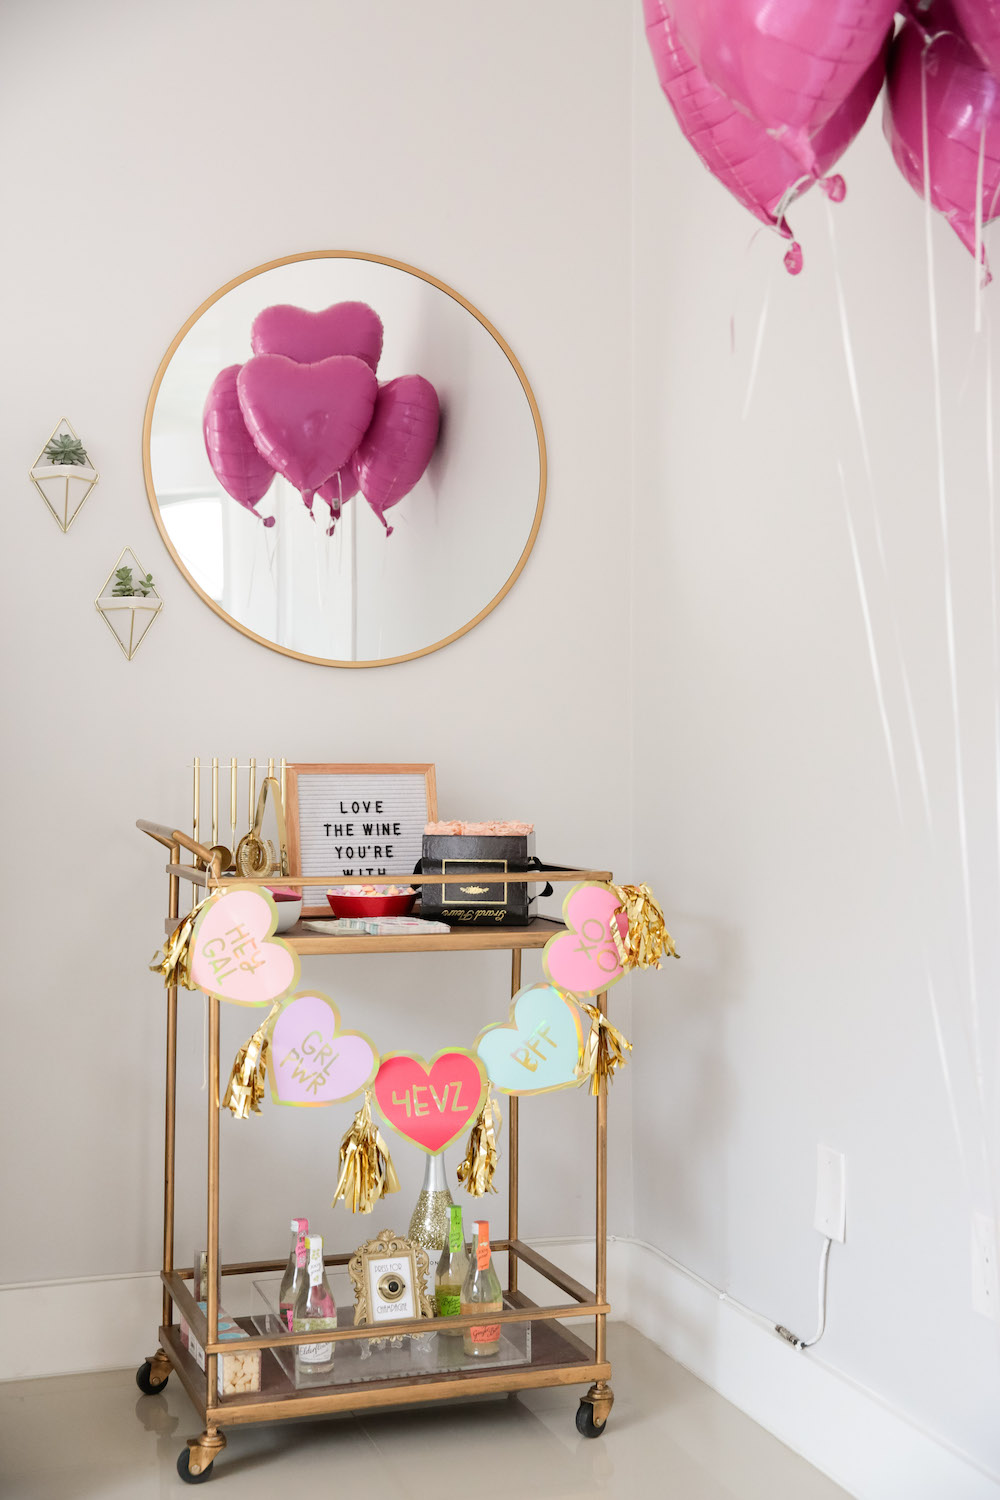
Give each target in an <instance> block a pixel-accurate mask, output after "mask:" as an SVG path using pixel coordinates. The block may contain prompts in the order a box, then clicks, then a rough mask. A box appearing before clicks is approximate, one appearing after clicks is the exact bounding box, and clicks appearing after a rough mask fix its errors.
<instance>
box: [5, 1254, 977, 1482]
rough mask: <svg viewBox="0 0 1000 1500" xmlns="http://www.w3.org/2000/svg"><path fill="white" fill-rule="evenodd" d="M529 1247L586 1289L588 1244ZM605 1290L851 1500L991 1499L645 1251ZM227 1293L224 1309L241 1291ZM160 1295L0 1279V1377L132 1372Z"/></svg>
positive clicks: (945, 1457)
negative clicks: (9, 1283)
mask: <svg viewBox="0 0 1000 1500" xmlns="http://www.w3.org/2000/svg"><path fill="white" fill-rule="evenodd" d="M532 1243H533V1244H534V1245H536V1246H537V1248H539V1249H540V1250H545V1251H548V1252H550V1258H551V1259H553V1260H555V1261H557V1262H558V1263H559V1265H560V1266H562V1267H563V1268H564V1269H565V1270H566V1271H568V1272H569V1273H570V1275H572V1276H575V1277H576V1278H577V1279H578V1280H579V1281H582V1282H583V1283H584V1285H585V1286H593V1284H594V1251H593V1245H592V1243H589V1242H587V1241H585V1240H579V1239H568V1240H556V1239H547V1240H534V1241H532ZM552 1252H555V1253H552ZM520 1281H521V1286H522V1288H523V1290H524V1291H525V1292H527V1294H528V1295H529V1296H535V1295H536V1292H537V1293H542V1289H543V1287H544V1285H545V1284H544V1283H543V1282H542V1281H541V1279H540V1278H536V1277H535V1276H534V1274H533V1273H528V1272H527V1271H526V1270H523V1271H522V1273H521V1278H520ZM536 1281H537V1286H536ZM608 1287H609V1295H610V1301H611V1305H612V1307H613V1308H614V1310H615V1311H614V1314H613V1316H614V1317H616V1318H620V1319H622V1320H624V1321H626V1322H628V1323H631V1324H632V1325H633V1327H635V1328H637V1329H638V1330H639V1331H640V1333H643V1334H645V1335H646V1337H647V1338H650V1339H652V1340H653V1342H654V1343H656V1344H658V1345H659V1347H660V1348H661V1349H663V1350H665V1352H666V1353H667V1354H669V1355H670V1356H671V1357H672V1358H673V1359H675V1360H677V1362H678V1363H679V1364H682V1365H684V1366H685V1368H686V1369H688V1370H690V1371H691V1372H692V1374H694V1375H697V1376H698V1378H699V1379H700V1380H703V1381H704V1382H705V1384H706V1385H709V1386H711V1387H712V1389H713V1390H716V1391H718V1392H719V1394H720V1395H721V1396H724V1397H725V1399H726V1400H727V1401H731V1402H732V1404H733V1405H734V1406H736V1407H738V1408H739V1409H740V1410H741V1411H744V1412H746V1414H747V1415H748V1416H749V1417H751V1418H752V1419H753V1420H754V1421H755V1422H758V1423H759V1424H760V1425H761V1426H762V1427H764V1428H766V1429H767V1431H769V1432H772V1433H774V1435H775V1436H776V1437H777V1438H779V1439H780V1440H781V1442H783V1443H786V1444H787V1445H788V1447H790V1448H792V1449H794V1450H795V1452H796V1453H799V1454H801V1455H802V1457H803V1458H805V1459H806V1460H807V1461H808V1462H809V1463H811V1464H813V1465H814V1466H815V1467H816V1468H817V1469H820V1470H821V1471H822V1472H823V1473H825V1474H828V1475H829V1476H830V1478H831V1479H833V1480H835V1481H836V1483H838V1484H840V1485H841V1486H842V1487H843V1488H844V1489H845V1490H847V1492H848V1493H849V1494H850V1495H853V1496H855V1497H857V1500H900V1497H901V1496H905V1497H906V1500H945V1497H946V1500H1000V1476H997V1475H995V1474H990V1473H988V1472H987V1471H986V1470H984V1469H983V1468H981V1467H979V1466H978V1465H977V1464H976V1463H975V1461H974V1460H973V1459H972V1458H971V1457H969V1456H968V1455H966V1454H963V1453H959V1452H958V1451H956V1450H955V1449H953V1448H950V1447H948V1445H947V1444H946V1443H945V1442H944V1441H942V1440H941V1439H940V1438H938V1437H936V1436H934V1435H933V1434H931V1433H929V1432H927V1431H925V1430H923V1429H922V1428H919V1427H917V1426H916V1425H915V1424H914V1423H913V1422H911V1421H910V1420H909V1419H908V1418H907V1417H906V1415H905V1414H904V1413H903V1412H900V1411H897V1410H895V1409H894V1408H892V1407H890V1406H889V1405H887V1404H886V1403H885V1402H883V1401H882V1400H881V1399H880V1398H879V1397H878V1396H877V1395H876V1394H875V1393H873V1392H871V1391H868V1390H865V1389H864V1388H863V1387H862V1386H860V1385H857V1384H856V1383H854V1382H853V1381H851V1380H850V1379H849V1378H848V1377H845V1376H844V1375H842V1374H840V1373H839V1372H838V1371H836V1370H834V1369H832V1368H831V1367H829V1366H827V1365H824V1364H823V1363H822V1361H821V1360H820V1359H819V1358H818V1356H817V1355H815V1354H813V1353H810V1352H809V1351H800V1350H796V1349H792V1348H791V1347H789V1346H788V1345H787V1344H784V1343H783V1342H782V1341H781V1340H780V1339H778V1338H777V1337H775V1336H774V1335H773V1334H771V1333H769V1332H768V1331H767V1329H766V1328H764V1327H762V1326H761V1325H760V1324H759V1323H756V1322H754V1321H753V1320H751V1319H750V1318H747V1317H746V1316H745V1315H744V1314H743V1313H741V1312H740V1311H739V1310H738V1308H737V1307H736V1306H735V1305H734V1304H733V1303H731V1302H728V1301H726V1300H725V1299H723V1298H720V1297H719V1295H718V1293H717V1292H715V1291H714V1290H713V1289H712V1288H711V1287H709V1286H708V1285H707V1284H706V1283H705V1282H703V1281H701V1280H699V1279H698V1278H697V1277H695V1276H692V1275H691V1274H690V1273H689V1272H686V1271H685V1270H684V1268H683V1267H681V1266H678V1265H677V1264H676V1262H674V1261H672V1260H670V1259H669V1258H668V1257H667V1256H665V1255H663V1254H662V1253H661V1252H660V1251H658V1250H656V1249H655V1248H654V1247H653V1246H651V1245H646V1244H643V1243H642V1242H641V1241H638V1240H628V1239H614V1240H612V1241H611V1242H610V1243H609V1245H608ZM227 1292H228V1293H230V1296H231V1300H232V1299H236V1300H235V1301H233V1305H234V1306H235V1305H236V1301H238V1298H239V1295H240V1294H241V1292H242V1288H240V1289H239V1290H238V1289H237V1288H236V1287H231V1288H230V1287H227ZM160 1295H161V1288H160V1280H159V1277H158V1275H157V1274H156V1273H155V1272H150V1273H145V1274H143V1273H140V1274H136V1275H132V1276H107V1277H95V1278H91V1279H84V1280H76V1281H58V1282H44V1283H35V1284H31V1285H20V1286H8V1287H0V1380H30V1379H34V1378H36V1377H38V1376H43V1375H68V1374H78V1373H80V1372H82V1371H95V1370H116V1369H123V1368H129V1367H138V1365H139V1364H140V1362H141V1361H142V1359H143V1358H144V1357H145V1356H146V1355H147V1354H150V1353H151V1352H152V1350H153V1348H154V1346H155V1340H156V1328H157V1326H158V1324H159V1321H160ZM240 1305H242V1304H240ZM67 1328H72V1329H73V1330H74V1334H73V1338H72V1339H71V1340H68V1339H67V1338H66V1335H65V1330H66V1329H67Z"/></svg>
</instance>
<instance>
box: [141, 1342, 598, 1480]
mask: <svg viewBox="0 0 1000 1500" xmlns="http://www.w3.org/2000/svg"><path fill="white" fill-rule="evenodd" d="M239 1321H240V1322H241V1323H244V1322H245V1323H246V1324H247V1325H249V1326H248V1331H249V1332H251V1333H253V1332H255V1331H256V1330H255V1329H254V1327H253V1324H252V1323H251V1322H250V1320H249V1319H246V1320H244V1319H240V1320H239ZM160 1346H161V1347H160V1348H159V1349H158V1350H157V1351H156V1354H155V1355H152V1356H150V1358H149V1359H147V1360H146V1361H144V1363H143V1364H142V1365H141V1366H140V1367H139V1369H138V1371H137V1372H136V1384H137V1385H138V1387H139V1389H140V1390H141V1391H143V1392H144V1393H145V1394H148V1395H153V1394H156V1393H157V1392H159V1391H162V1390H163V1388H164V1386H165V1385H166V1382H167V1378H168V1375H169V1373H170V1371H171V1370H173V1371H174V1372H175V1373H176V1374H177V1376H178V1378H179V1380H180V1382H181V1384H182V1385H183V1386H184V1389H185V1391H186V1392H187V1394H188V1396H189V1397H190V1399H191V1402H192V1404H193V1405H194V1407H195V1409H196V1411H197V1412H198V1413H199V1415H200V1416H201V1417H202V1419H203V1421H204V1423H205V1430H204V1432H202V1433H201V1434H200V1435H199V1436H197V1437H192V1438H189V1439H188V1441H187V1446H186V1447H185V1448H183V1449H182V1450H181V1453H180V1455H179V1457H178V1460H177V1472H178V1474H179V1475H180V1477H181V1478H182V1479H183V1480H184V1481H185V1482H186V1483H188V1484H203V1483H205V1482H206V1480H208V1479H209V1478H210V1477H211V1473H212V1469H213V1465H214V1461H215V1459H216V1458H217V1457H218V1455H219V1453H221V1451H222V1449H223V1448H224V1447H225V1446H226V1439H225V1437H224V1436H223V1433H222V1430H221V1429H222V1428H223V1427H226V1428H228V1427H236V1426H245V1425H247V1424H248V1423H253V1422H274V1421H282V1420H286V1419H292V1420H294V1419H295V1418H299V1417H311V1416H317V1415H322V1414H323V1413H327V1412H329V1413H331V1414H332V1413H335V1412H345V1411H364V1410H377V1409H379V1408H385V1407H390V1406H402V1405H409V1404H411V1403H420V1402H427V1401H443V1400H461V1399H462V1398H463V1397H470V1396H479V1395H503V1394H513V1393H515V1392H517V1391H522V1390H532V1389H537V1388H539V1387H544V1386H562V1385H583V1384H585V1383H587V1382H588V1381H589V1382H591V1385H590V1389H589V1390H588V1391H587V1393H586V1395H585V1396H583V1397H582V1399H581V1400H580V1404H579V1408H578V1410H577V1413H576V1426H577V1430H578V1432H580V1434H581V1435H582V1436H584V1437H590V1438H593V1437H599V1436H600V1435H601V1434H602V1433H603V1431H604V1429H605V1425H606V1423H607V1419H608V1416H609V1414H610V1412H611V1407H612V1405H613V1403H614V1395H613V1393H612V1390H611V1387H610V1385H609V1384H608V1379H609V1376H610V1374H611V1366H610V1364H608V1363H607V1361H604V1362H602V1363H597V1362H596V1361H595V1359H594V1353H593V1350H592V1349H590V1348H588V1346H587V1345H586V1344H585V1343H584V1342H583V1340H582V1339H580V1338H578V1337H577V1336H576V1334H574V1333H571V1332H570V1331H569V1330H568V1329H567V1328H565V1327H564V1326H563V1325H562V1324H560V1323H557V1322H555V1321H552V1322H550V1321H547V1320H545V1321H537V1322H535V1323H534V1324H533V1325H532V1329H531V1345H530V1350H531V1356H530V1360H528V1361H526V1362H525V1363H523V1364H517V1365H506V1366H501V1367H499V1368H497V1369H494V1370H490V1369H489V1368H483V1369H480V1368H476V1369H473V1370H469V1369H458V1370H454V1371H447V1372H443V1373H439V1374H434V1375H422V1376H420V1377H419V1379H417V1380H414V1379H407V1378H406V1377H399V1378H396V1379H389V1380H375V1381H371V1380H365V1381H352V1382H347V1383H343V1384H340V1385H337V1384H330V1385H327V1386H322V1387H316V1386H306V1387H304V1388H301V1389H296V1387H295V1385H294V1383H293V1381H292V1380H290V1379H289V1377H288V1375H287V1374H286V1372H285V1370H283V1369H282V1367H281V1365H280V1364H279V1363H278V1361H277V1360H276V1359H275V1358H274V1354H273V1351H271V1350H266V1351H264V1352H263V1360H262V1365H261V1389H260V1391H259V1392H256V1393H254V1394H252V1395H243V1396H233V1397H220V1398H219V1399H218V1400H217V1401H216V1403H215V1404H214V1405H212V1406H209V1407H207V1408H206V1405H205V1389H206V1387H205V1375H204V1372H203V1371H202V1370H201V1368H200V1367H199V1365H198V1364H197V1363H196V1361H195V1359H194V1358H193V1356H192V1355H191V1354H190V1353H189V1352H188V1350H187V1349H186V1348H185V1347H184V1344H183V1343H182V1341H181V1335H180V1329H179V1327H178V1326H177V1325H176V1324H172V1325H171V1326H170V1327H169V1328H161V1329H160Z"/></svg>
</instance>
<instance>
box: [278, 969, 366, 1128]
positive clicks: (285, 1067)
mask: <svg viewBox="0 0 1000 1500" xmlns="http://www.w3.org/2000/svg"><path fill="white" fill-rule="evenodd" d="M377 1069H378V1053H377V1052H376V1051H375V1048H374V1047H373V1046H372V1044H371V1042H370V1041H369V1040H368V1038H367V1037H366V1036H362V1034H361V1033H360V1032H358V1031H341V1030H340V1016H339V1014H338V1011H337V1007H336V1006H335V1005H334V1003H333V1001H332V1000H328V999H327V997H326V996H325V995H310V994H307V995H296V996H295V999H294V1000H291V1001H289V1003H288V1004H287V1005H286V1006H285V1008H284V1010H283V1011H282V1012H281V1015H280V1016H279V1017H278V1019H277V1021H275V1023H274V1030H273V1032H272V1033H271V1050H270V1055H269V1057H268V1073H269V1075H270V1080H271V1098H272V1099H273V1100H274V1102H275V1104H300V1105H306V1106H309V1105H317V1104H336V1103H338V1102H339V1101H341V1100H343V1099H350V1098H352V1097H353V1096H354V1095H355V1094H358V1093H360V1092H361V1090H362V1089H363V1088H365V1086H366V1085H367V1084H369V1083H371V1081H372V1079H373V1077H374V1076H375V1073H376V1071H377Z"/></svg>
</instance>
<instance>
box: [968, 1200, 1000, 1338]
mask: <svg viewBox="0 0 1000 1500" xmlns="http://www.w3.org/2000/svg"><path fill="white" fill-rule="evenodd" d="M972 1306H973V1309H974V1311H975V1312H977V1313H982V1315H983V1317H984V1318H997V1317H998V1316H1000V1281H998V1278H997V1229H996V1225H995V1224H994V1222H993V1220H992V1219H991V1218H990V1217H989V1216H988V1215H987V1214H973V1215H972Z"/></svg>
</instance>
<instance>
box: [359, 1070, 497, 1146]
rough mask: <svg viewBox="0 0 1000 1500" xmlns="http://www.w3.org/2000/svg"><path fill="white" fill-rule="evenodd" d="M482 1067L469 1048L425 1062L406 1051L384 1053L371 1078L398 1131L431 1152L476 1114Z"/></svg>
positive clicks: (483, 1082)
mask: <svg viewBox="0 0 1000 1500" xmlns="http://www.w3.org/2000/svg"><path fill="white" fill-rule="evenodd" d="M485 1091H486V1072H485V1070H484V1068H483V1065H482V1063H481V1062H480V1061H479V1058H478V1057H476V1056H475V1055H474V1054H472V1053H471V1052H463V1051H462V1050H461V1049H460V1048H454V1049H453V1050H452V1051H450V1052H439V1053H438V1054H437V1055H436V1057H433V1058H432V1059H431V1062H430V1065H429V1066H428V1064H427V1063H425V1062H424V1060H423V1058H422V1057H414V1056H412V1055H411V1054H410V1053H408V1052H393V1053H390V1054H389V1056H388V1057H383V1059H382V1066H381V1067H380V1068H379V1070H378V1073H377V1075H376V1078H375V1098H376V1099H377V1100H378V1107H379V1109H380V1110H381V1111H382V1114H383V1115H384V1116H385V1119H386V1122H387V1124H389V1125H391V1126H392V1128H393V1130H395V1131H396V1133H397V1134H398V1135H401V1136H404V1137H405V1139H406V1140H408V1141H412V1142H413V1144H414V1145H415V1146H419V1147H420V1149H421V1151H427V1152H429V1153H430V1154H431V1155H432V1156H436V1155H437V1153H438V1152H439V1151H443V1150H444V1148H445V1146H447V1145H448V1144H449V1142H451V1141H453V1140H454V1139H455V1137H456V1136H458V1135H461V1134H462V1132H463V1130H465V1129H466V1128H467V1127H468V1126H469V1125H471V1124H472V1121H473V1120H474V1119H475V1118H476V1115H477V1114H478V1113H479V1106H480V1105H481V1104H482V1102H483V1094H484V1093H485Z"/></svg>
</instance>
